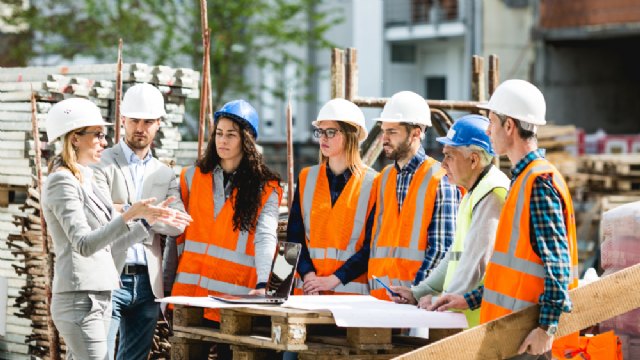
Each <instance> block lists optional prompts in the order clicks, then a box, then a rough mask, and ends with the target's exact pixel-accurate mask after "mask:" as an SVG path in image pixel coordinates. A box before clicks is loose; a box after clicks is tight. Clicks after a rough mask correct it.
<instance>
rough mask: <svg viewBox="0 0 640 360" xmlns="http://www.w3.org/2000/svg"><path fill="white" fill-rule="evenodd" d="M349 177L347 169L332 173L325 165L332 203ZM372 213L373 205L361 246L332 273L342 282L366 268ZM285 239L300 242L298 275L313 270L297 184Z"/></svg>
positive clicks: (348, 280) (346, 281) (344, 282)
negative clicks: (336, 173) (339, 172)
mask: <svg viewBox="0 0 640 360" xmlns="http://www.w3.org/2000/svg"><path fill="white" fill-rule="evenodd" d="M350 178H351V171H350V170H349V169H347V170H345V172H344V173H342V174H339V175H334V174H333V172H331V170H330V169H329V167H328V166H327V179H328V181H329V191H330V193H331V204H332V205H333V204H335V202H336V201H337V200H338V197H340V194H341V193H342V190H344V187H345V186H346V184H347V182H348V181H349V179H350ZM298 183H299V180H298ZM373 214H375V206H374V207H373V209H371V212H370V213H369V216H368V217H367V223H366V228H365V237H364V241H363V244H362V248H361V249H360V250H359V251H358V252H356V253H355V254H353V256H351V257H350V258H349V259H348V260H347V261H346V262H345V263H344V264H343V265H342V266H341V267H340V268H339V269H338V270H336V271H335V272H334V273H333V275H335V276H336V277H337V278H338V279H340V282H341V283H342V284H348V283H349V282H351V281H353V280H354V279H356V278H357V277H358V276H360V275H362V274H363V273H364V272H365V271H366V270H367V266H368V263H369V250H370V245H371V229H372V228H373V219H374V217H373ZM287 241H290V242H297V243H299V244H302V250H301V252H300V259H299V260H298V274H300V277H304V276H305V275H306V274H307V273H309V272H312V271H313V272H315V271H316V269H315V267H314V266H313V262H312V261H311V255H310V254H309V248H308V247H307V241H306V239H305V231H304V222H303V219H302V209H301V208H300V189H299V188H298V187H297V186H296V191H295V194H294V196H293V203H292V204H291V211H290V212H289V221H288V223H287Z"/></svg>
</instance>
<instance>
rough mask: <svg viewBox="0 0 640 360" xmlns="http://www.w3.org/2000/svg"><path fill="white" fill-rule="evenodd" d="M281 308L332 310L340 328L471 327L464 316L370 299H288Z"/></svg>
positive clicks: (371, 297) (347, 296)
mask: <svg viewBox="0 0 640 360" xmlns="http://www.w3.org/2000/svg"><path fill="white" fill-rule="evenodd" d="M282 306H283V307H290V308H295V309H303V310H329V311H331V313H332V314H333V317H334V319H335V321H336V324H337V325H338V326H341V327H374V328H375V327H382V328H411V327H428V328H431V329H464V328H467V327H468V324H467V318H466V317H465V316H464V314H462V313H457V312H449V311H445V312H437V311H426V310H424V309H418V308H417V307H416V306H415V305H405V304H396V303H394V302H391V301H384V300H380V299H376V298H374V297H373V296H369V295H335V296H326V295H324V296H323V295H319V296H313V295H301V296H289V299H287V301H286V302H285V303H284V304H282Z"/></svg>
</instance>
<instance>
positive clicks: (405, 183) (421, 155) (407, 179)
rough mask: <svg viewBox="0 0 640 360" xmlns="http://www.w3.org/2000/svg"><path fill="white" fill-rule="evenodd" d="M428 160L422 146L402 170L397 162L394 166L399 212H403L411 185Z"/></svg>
mask: <svg viewBox="0 0 640 360" xmlns="http://www.w3.org/2000/svg"><path fill="white" fill-rule="evenodd" d="M426 159H427V154H425V152H424V149H423V148H422V146H421V147H420V148H419V149H418V152H417V153H416V154H415V155H414V156H413V157H412V158H411V160H409V162H408V163H407V164H406V165H405V166H404V167H403V168H402V169H401V168H400V166H398V162H397V161H396V162H395V163H394V164H393V166H395V167H396V172H397V174H396V197H397V199H398V212H400V210H402V204H403V203H404V198H405V197H407V191H409V185H410V184H411V180H412V179H413V175H415V173H416V170H418V168H419V167H420V165H422V163H423V162H424V161H425V160H426Z"/></svg>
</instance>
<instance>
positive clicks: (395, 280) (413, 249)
mask: <svg viewBox="0 0 640 360" xmlns="http://www.w3.org/2000/svg"><path fill="white" fill-rule="evenodd" d="M396 174H397V172H396V170H395V167H394V166H393V165H391V166H387V167H386V168H385V169H383V171H382V172H381V174H380V175H378V176H380V179H379V181H380V182H379V190H378V191H377V199H376V214H375V220H374V226H373V236H372V239H371V255H370V257H369V271H368V274H367V277H368V282H369V287H370V289H371V295H372V296H375V297H377V298H379V299H389V297H388V294H387V293H386V291H384V290H383V288H381V287H380V286H379V284H377V282H376V281H374V280H373V276H377V277H378V278H380V279H383V278H384V277H385V276H386V277H388V279H390V281H389V283H390V284H393V285H402V286H411V284H412V282H413V281H414V280H415V277H416V274H417V272H418V270H419V269H420V267H421V266H422V263H423V262H424V257H425V253H426V251H427V247H428V244H429V239H428V232H427V231H428V228H429V225H430V223H431V218H432V216H433V208H434V204H435V199H436V194H437V191H438V186H439V184H440V179H442V177H443V176H444V175H445V171H444V170H443V169H442V168H441V166H440V163H438V162H437V161H435V160H434V159H432V158H427V159H426V160H425V161H424V162H423V163H422V164H421V165H420V166H419V167H418V169H416V172H415V174H414V175H413V178H412V180H411V183H410V185H409V189H407V196H406V198H405V201H404V204H403V206H402V208H400V207H399V206H398V201H397V197H396V186H397V184H396V182H397V179H396Z"/></svg>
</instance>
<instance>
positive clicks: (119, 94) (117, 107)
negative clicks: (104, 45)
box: [113, 39, 122, 144]
mask: <svg viewBox="0 0 640 360" xmlns="http://www.w3.org/2000/svg"><path fill="white" fill-rule="evenodd" d="M121 101H122V39H120V40H119V41H118V63H117V65H116V104H115V111H114V113H115V114H114V116H115V117H116V118H115V121H114V124H115V129H114V130H115V133H114V135H113V136H114V137H115V139H113V142H114V143H115V144H117V143H118V142H120V126H121V122H122V120H121V119H120V103H121Z"/></svg>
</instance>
